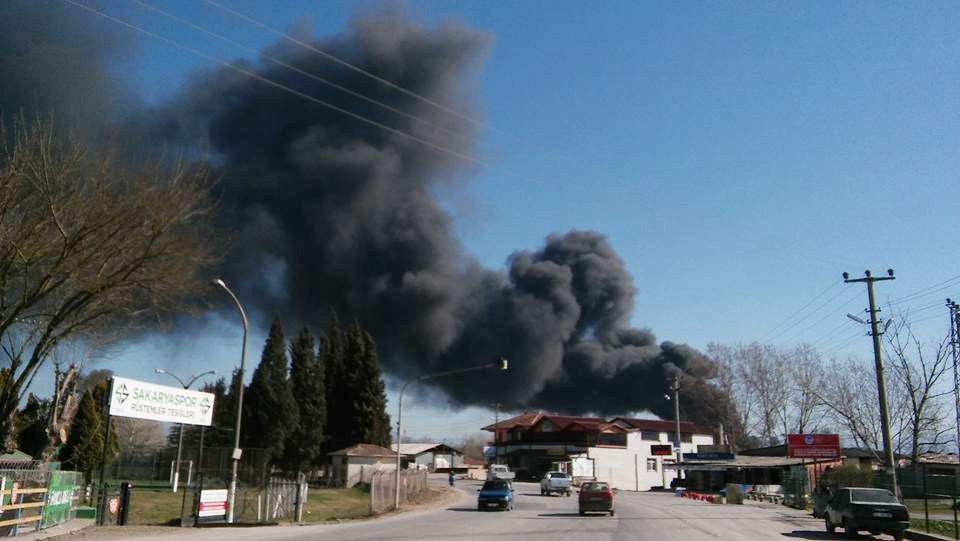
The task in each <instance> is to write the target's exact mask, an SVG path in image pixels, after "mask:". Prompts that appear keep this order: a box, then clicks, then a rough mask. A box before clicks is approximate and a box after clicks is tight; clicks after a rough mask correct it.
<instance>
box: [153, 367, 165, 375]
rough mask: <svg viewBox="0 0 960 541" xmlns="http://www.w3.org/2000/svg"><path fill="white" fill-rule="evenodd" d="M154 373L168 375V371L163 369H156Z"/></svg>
mask: <svg viewBox="0 0 960 541" xmlns="http://www.w3.org/2000/svg"><path fill="white" fill-rule="evenodd" d="M153 371H154V372H156V373H157V374H166V373H167V371H166V370H164V369H163V368H155V369H154V370H153Z"/></svg>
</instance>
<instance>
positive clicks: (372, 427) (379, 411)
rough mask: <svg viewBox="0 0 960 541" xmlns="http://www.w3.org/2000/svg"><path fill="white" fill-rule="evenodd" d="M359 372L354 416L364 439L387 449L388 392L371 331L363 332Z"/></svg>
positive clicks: (388, 446)
mask: <svg viewBox="0 0 960 541" xmlns="http://www.w3.org/2000/svg"><path fill="white" fill-rule="evenodd" d="M358 372H359V378H358V380H359V383H360V387H359V392H358V393H357V400H356V401H355V404H356V406H355V407H354V409H355V411H356V412H357V419H358V421H359V423H360V426H361V428H362V430H363V431H364V432H363V434H362V436H363V438H364V439H363V441H366V442H370V443H373V444H376V445H380V446H382V447H386V448H388V449H389V448H390V442H391V437H390V415H389V414H388V413H387V391H386V385H385V384H384V382H383V374H382V373H381V371H380V356H379V354H378V353H377V344H376V342H375V341H374V340H373V336H371V335H370V333H367V332H364V333H363V355H362V357H361V363H360V368H359V370H358Z"/></svg>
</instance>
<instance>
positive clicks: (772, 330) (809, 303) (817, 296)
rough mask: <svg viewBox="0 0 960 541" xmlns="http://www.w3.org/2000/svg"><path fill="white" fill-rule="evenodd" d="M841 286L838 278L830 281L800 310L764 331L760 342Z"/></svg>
mask: <svg viewBox="0 0 960 541" xmlns="http://www.w3.org/2000/svg"><path fill="white" fill-rule="evenodd" d="M839 286H840V284H838V283H837V282H836V280H833V281H832V282H831V283H830V285H829V286H827V287H826V288H825V289H824V290H823V291H821V292H820V293H818V294H817V295H816V296H814V297H813V298H812V299H810V300H809V301H808V302H807V303H806V304H804V305H803V306H801V307H800V309H799V310H797V311H796V312H794V313H792V314H790V315H789V316H787V317H786V319H784V320H783V321H781V322H780V323H777V325H776V326H775V327H773V328H772V329H770V330H769V331H767V332H766V333H764V334H763V336H761V337H760V339H759V341H760V342H763V341H764V340H765V339H766V338H767V336H769V335H770V334H771V333H773V332H775V331H776V330H777V329H779V328H780V327H782V326H783V325H785V324H786V323H789V322H790V321H792V320H793V318H795V317H797V316H798V315H800V313H801V312H803V311H804V310H806V309H807V307H808V306H810V305H811V304H813V303H815V302H816V301H818V300H819V299H820V297H822V296H824V295H826V294H827V293H828V292H829V291H830V290H831V289H833V288H835V287H839Z"/></svg>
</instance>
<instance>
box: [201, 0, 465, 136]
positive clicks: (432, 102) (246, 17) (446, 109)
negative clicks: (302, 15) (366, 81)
mask: <svg viewBox="0 0 960 541" xmlns="http://www.w3.org/2000/svg"><path fill="white" fill-rule="evenodd" d="M206 2H207V3H208V4H210V5H211V6H213V7H215V8H217V9H219V10H221V11H225V12H227V13H229V14H231V15H233V16H235V17H238V18H240V19H243V20H244V21H247V22H248V23H250V24H252V25H254V26H257V27H259V28H262V29H264V30H266V31H268V32H270V33H272V34H274V35H276V36H279V37H281V38H283V39H285V40H287V41H289V42H291V43H296V44H297V45H299V46H301V47H304V48H306V49H308V50H310V51H313V52H314V53H317V54H319V55H321V56H323V57H324V58H326V59H327V60H330V61H331V62H335V63H337V64H339V65H341V66H343V67H345V68H347V69H350V70H353V71H355V72H357V73H360V74H363V75H366V76H367V77H370V78H371V79H373V80H375V81H377V82H380V83H383V84H385V85H387V86H389V87H391V88H393V89H395V90H398V91H400V92H403V93H404V94H406V95H408V96H411V97H413V98H416V99H418V100H421V101H423V102H424V103H429V104H430V105H432V106H434V107H436V108H437V109H440V110H441V111H444V112H447V113H449V114H451V115H454V116H456V117H458V118H461V119H463V120H466V121H467V122H470V123H471V124H474V125H476V126H483V123H482V122H480V121H478V120H475V119H473V118H471V117H469V116H467V115H464V114H463V113H460V112H458V111H456V110H454V109H451V108H449V107H447V106H446V105H443V104H442V103H439V102H437V101H435V100H432V99H430V98H427V97H425V96H422V95H420V94H417V93H416V92H413V91H412V90H407V89H406V88H404V87H402V86H400V85H398V84H396V83H394V82H393V81H389V80H387V79H384V78H383V77H380V76H379V75H376V74H374V73H371V72H369V71H367V70H365V69H363V68H361V67H359V66H356V65H354V64H351V63H350V62H347V61H346V60H343V59H342V58H340V57H338V56H336V55H333V54H331V53H328V52H326V51H324V50H322V49H319V48H317V47H316V46H315V45H311V44H309V43H307V42H305V41H302V40H299V39H296V38H294V37H291V36H289V35H287V33H286V32H283V31H281V30H278V29H276V28H273V27H272V26H270V25H268V24H265V23H262V22H260V21H258V20H256V19H254V18H253V17H250V16H249V15H245V14H243V13H240V12H239V11H236V10H234V9H231V8H228V7H227V6H224V5H223V4H220V3H219V2H215V1H214V0H206Z"/></svg>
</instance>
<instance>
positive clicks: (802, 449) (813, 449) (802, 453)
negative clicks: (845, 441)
mask: <svg viewBox="0 0 960 541" xmlns="http://www.w3.org/2000/svg"><path fill="white" fill-rule="evenodd" d="M787 455H788V456H789V457H790V458H826V459H835V460H837V459H839V458H840V436H839V435H838V434H789V435H788V436H787Z"/></svg>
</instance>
